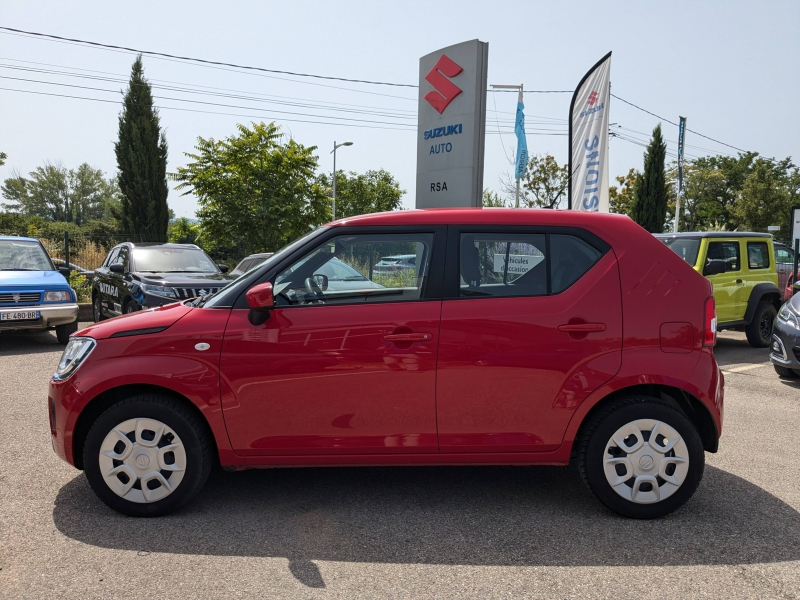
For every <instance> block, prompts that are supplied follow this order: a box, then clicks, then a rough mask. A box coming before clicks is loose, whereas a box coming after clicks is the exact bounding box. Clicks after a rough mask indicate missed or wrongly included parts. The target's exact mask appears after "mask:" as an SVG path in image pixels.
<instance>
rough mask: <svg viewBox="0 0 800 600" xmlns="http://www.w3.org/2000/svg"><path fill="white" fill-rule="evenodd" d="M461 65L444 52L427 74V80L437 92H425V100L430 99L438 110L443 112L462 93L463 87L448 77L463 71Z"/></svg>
mask: <svg viewBox="0 0 800 600" xmlns="http://www.w3.org/2000/svg"><path fill="white" fill-rule="evenodd" d="M463 70H464V69H462V68H461V67H460V66H458V65H457V64H456V63H454V62H453V61H452V60H450V59H449V58H447V56H446V55H444V54H442V56H441V57H440V58H439V60H438V61H436V64H435V65H433V68H432V69H431V71H430V73H428V74H427V75H425V81H427V82H428V83H430V84H431V85H432V86H433V87H434V88H435V89H436V91H435V92H428V93H427V94H425V100H427V101H428V104H430V105H431V106H432V107H433V108H435V109H436V112H438V113H439V114H442V113H443V112H444V109H445V108H447V105H448V104H450V103H451V102H452V101H453V100H454V99H455V97H456V96H458V95H459V94H460V93H461V91H462V90H461V88H459V87H458V86H457V85H455V84H454V83H453V82H452V81H450V80H449V79H448V78H447V77H455V76H456V75H458V74H459V73H461V71H463Z"/></svg>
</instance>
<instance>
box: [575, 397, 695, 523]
mask: <svg viewBox="0 0 800 600" xmlns="http://www.w3.org/2000/svg"><path fill="white" fill-rule="evenodd" d="M579 460H580V462H579V468H580V472H581V477H582V478H583V481H584V483H585V484H586V486H587V487H588V488H589V490H590V491H591V492H592V493H593V494H594V495H595V496H596V497H597V499H598V500H600V502H602V503H603V504H605V505H606V506H607V507H608V508H610V509H611V510H613V511H614V512H617V513H619V514H621V515H624V516H626V517H633V518H636V519H653V518H657V517H663V516H664V515H666V514H669V513H671V512H672V511H674V510H676V509H677V508H680V507H681V506H682V505H683V504H684V503H685V502H686V501H687V500H689V498H691V496H692V494H694V492H695V490H696V489H697V486H698V485H699V484H700V480H701V479H702V477H703V469H704V467H705V454H704V452H703V445H702V443H701V442H700V436H699V435H698V433H697V430H696V429H695V427H694V425H693V424H692V423H691V422H690V421H689V419H688V418H687V417H686V415H685V414H684V413H683V412H681V411H680V410H678V409H677V408H674V407H673V406H672V405H670V404H668V403H666V402H664V401H662V400H659V399H658V398H653V397H650V396H634V397H631V398H626V399H622V400H618V401H616V402H613V403H612V404H610V405H609V406H607V407H605V408H603V409H602V410H601V411H600V412H599V414H597V415H596V416H595V417H594V418H593V419H592V421H591V422H590V423H589V425H588V427H587V429H586V434H585V436H584V437H583V441H582V443H581V447H580V453H579Z"/></svg>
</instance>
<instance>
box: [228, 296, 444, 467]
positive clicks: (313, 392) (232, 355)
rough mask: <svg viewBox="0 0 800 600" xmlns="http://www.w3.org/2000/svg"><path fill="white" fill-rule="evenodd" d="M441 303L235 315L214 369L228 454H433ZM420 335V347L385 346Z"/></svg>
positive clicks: (405, 344)
mask: <svg viewBox="0 0 800 600" xmlns="http://www.w3.org/2000/svg"><path fill="white" fill-rule="evenodd" d="M440 309H441V302H440V301H430V302H414V303H380V304H371V305H356V306H353V305H349V306H324V305H320V306H309V307H302V308H278V309H275V310H274V311H273V312H272V314H271V315H270V318H269V319H268V320H267V322H266V323H264V324H263V325H259V326H254V325H252V324H251V323H250V321H249V320H248V311H247V310H241V309H234V310H233V311H231V317H230V320H229V321H228V326H227V329H226V331H225V341H224V343H223V347H222V359H221V364H220V372H221V374H222V384H223V390H224V397H223V412H224V415H225V423H226V426H227V428H228V433H229V435H230V439H231V443H232V445H233V448H234V451H235V452H237V453H238V454H243V455H259V454H261V455H267V454H273V455H274V454H286V455H291V454H331V453H336V454H372V453H392V452H397V453H402V452H436V451H437V447H436V409H435V399H434V393H435V368H436V342H437V339H436V338H437V337H438V329H439V311H440ZM404 333H406V334H407V333H412V334H419V335H418V337H419V338H426V339H420V341H413V342H408V341H406V342H403V341H392V338H391V337H387V336H392V335H393V334H394V335H398V334H404Z"/></svg>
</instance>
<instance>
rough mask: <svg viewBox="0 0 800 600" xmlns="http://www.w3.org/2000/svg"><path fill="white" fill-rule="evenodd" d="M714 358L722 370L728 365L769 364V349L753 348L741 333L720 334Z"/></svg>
mask: <svg viewBox="0 0 800 600" xmlns="http://www.w3.org/2000/svg"><path fill="white" fill-rule="evenodd" d="M714 357H715V358H716V359H717V363H718V364H719V366H720V367H722V368H723V369H724V368H725V367H726V366H728V365H738V364H761V363H768V362H769V348H753V347H752V346H751V345H750V344H749V342H748V341H747V338H746V337H745V335H744V334H743V333H738V332H729V331H725V332H720V333H718V334H717V345H716V346H714Z"/></svg>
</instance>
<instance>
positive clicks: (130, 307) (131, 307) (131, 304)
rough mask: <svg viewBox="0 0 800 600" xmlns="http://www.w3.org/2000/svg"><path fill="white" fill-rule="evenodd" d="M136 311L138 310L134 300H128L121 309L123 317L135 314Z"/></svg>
mask: <svg viewBox="0 0 800 600" xmlns="http://www.w3.org/2000/svg"><path fill="white" fill-rule="evenodd" d="M137 310H140V308H139V305H138V304H136V300H128V301H127V302H125V308H123V309H122V314H123V315H130V314H133V313H135V312H136V311H137Z"/></svg>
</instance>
